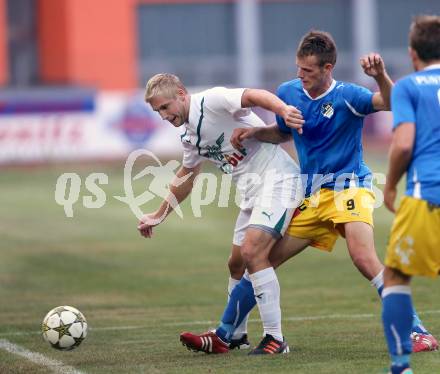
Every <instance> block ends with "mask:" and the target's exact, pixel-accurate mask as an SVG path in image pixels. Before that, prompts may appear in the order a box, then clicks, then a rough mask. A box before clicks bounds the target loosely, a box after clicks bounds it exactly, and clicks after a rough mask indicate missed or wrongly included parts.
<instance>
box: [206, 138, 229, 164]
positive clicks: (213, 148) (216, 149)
mask: <svg viewBox="0 0 440 374" xmlns="http://www.w3.org/2000/svg"><path fill="white" fill-rule="evenodd" d="M224 140H225V133H224V132H222V134H221V135H220V136H219V137H218V138H217V140H216V141H215V144H214V145H207V146H206V151H207V152H208V153H207V155H206V157H208V158H213V159H215V160H218V161H222V160H223V158H224V156H223V154H222V144H223V142H224Z"/></svg>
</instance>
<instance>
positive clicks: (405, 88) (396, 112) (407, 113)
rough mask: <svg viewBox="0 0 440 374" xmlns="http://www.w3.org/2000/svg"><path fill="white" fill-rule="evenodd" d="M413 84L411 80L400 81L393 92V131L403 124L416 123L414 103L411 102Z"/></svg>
mask: <svg viewBox="0 0 440 374" xmlns="http://www.w3.org/2000/svg"><path fill="white" fill-rule="evenodd" d="M411 83H412V82H411V81H410V80H409V79H404V80H400V81H398V82H397V83H396V85H395V86H394V87H393V90H392V91H391V110H392V111H393V129H395V128H396V127H397V126H399V125H400V124H401V123H403V122H413V123H415V122H416V113H415V108H414V103H413V101H412V100H411V92H412V90H411V87H410V85H411Z"/></svg>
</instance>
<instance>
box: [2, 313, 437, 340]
mask: <svg viewBox="0 0 440 374" xmlns="http://www.w3.org/2000/svg"><path fill="white" fill-rule="evenodd" d="M418 313H419V315H428V314H440V310H425V311H418ZM369 318H380V314H373V313H367V314H323V315H317V316H298V317H284V318H283V321H290V322H295V321H299V322H301V321H319V320H334V319H369ZM218 322H219V321H210V320H206V321H178V322H164V323H162V324H161V325H162V326H166V327H172V326H197V325H212V324H214V325H215V324H217V323H218ZM249 322H251V323H256V322H260V320H259V319H250V320H249ZM149 327H150V325H127V326H106V327H89V330H90V331H118V330H136V329H142V328H149ZM38 334H41V332H40V331H15V332H2V333H0V337H7V336H22V335H38Z"/></svg>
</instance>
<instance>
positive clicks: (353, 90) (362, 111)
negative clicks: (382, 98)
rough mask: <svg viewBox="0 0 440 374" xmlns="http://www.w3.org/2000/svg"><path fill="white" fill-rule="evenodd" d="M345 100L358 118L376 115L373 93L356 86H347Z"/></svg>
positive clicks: (345, 87)
mask: <svg viewBox="0 0 440 374" xmlns="http://www.w3.org/2000/svg"><path fill="white" fill-rule="evenodd" d="M344 100H345V101H346V104H348V105H349V106H350V107H351V108H350V109H351V111H352V112H353V113H354V114H356V115H358V116H366V115H367V114H370V113H374V112H375V110H374V108H373V93H372V92H371V91H370V90H369V89H367V88H365V87H361V86H358V85H356V84H345V86H344Z"/></svg>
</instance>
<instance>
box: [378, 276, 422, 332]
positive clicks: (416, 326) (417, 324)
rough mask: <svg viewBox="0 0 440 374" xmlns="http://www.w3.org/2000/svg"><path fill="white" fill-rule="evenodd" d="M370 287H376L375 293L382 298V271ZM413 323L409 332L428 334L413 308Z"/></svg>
mask: <svg viewBox="0 0 440 374" xmlns="http://www.w3.org/2000/svg"><path fill="white" fill-rule="evenodd" d="M370 283H371V285H372V286H374V287H376V289H377V292H378V293H379V296H380V297H382V291H383V270H382V271H381V272H380V273H379V274H377V275H376V276H375V277H374V278H373V279H372V280H371V282H370ZM412 315H413V323H412V330H411V332H418V333H419V334H429V332H428V330H426V329H425V326H423V324H422V321H421V320H420V317H419V315H418V314H417V311H416V310H415V308H414V306H413V312H412Z"/></svg>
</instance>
